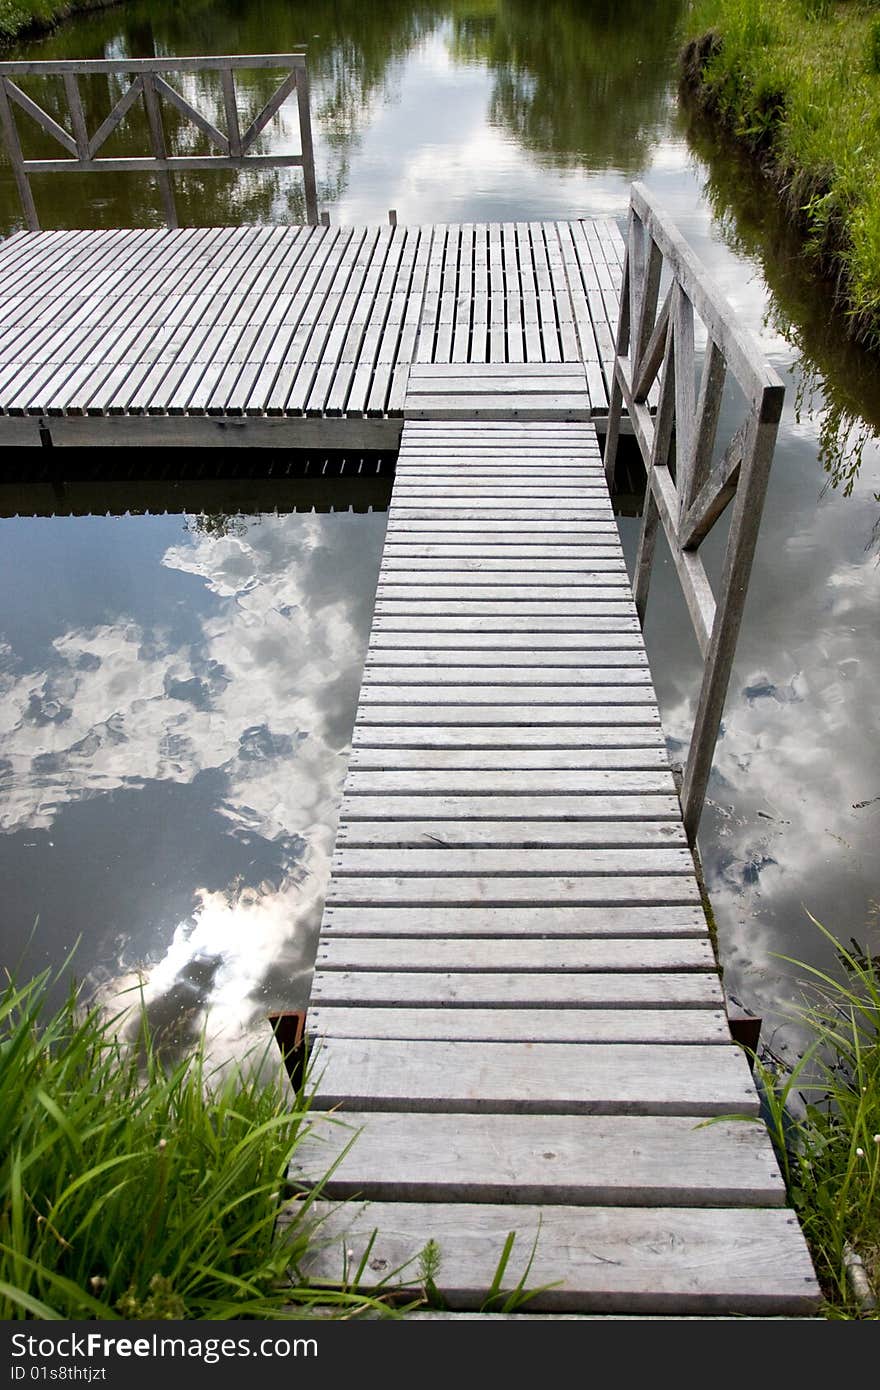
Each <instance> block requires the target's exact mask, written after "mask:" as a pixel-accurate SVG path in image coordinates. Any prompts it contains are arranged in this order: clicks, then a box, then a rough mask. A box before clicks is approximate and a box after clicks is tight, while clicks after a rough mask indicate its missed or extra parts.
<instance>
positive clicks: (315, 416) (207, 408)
mask: <svg viewBox="0 0 880 1390" xmlns="http://www.w3.org/2000/svg"><path fill="white" fill-rule="evenodd" d="M622 258H623V243H622V240H621V238H620V233H619V232H618V230H617V227H616V224H615V223H613V222H611V221H601V222H597V223H596V224H595V225H594V224H592V223H590V224H587V223H583V224H582V223H566V222H517V223H469V224H463V225H458V224H450V225H440V224H437V225H424V226H403V225H400V226H393V227H392V226H385V227H363V226H361V227H325V226H290V227H225V228H183V229H174V230H166V229H157V228H143V229H139V230H132V231H119V230H112V231H76V232H22V233H19V234H17V235H15V236H13V237H11V238H9V239H8V240H7V241H6V242H5V243H3V245H2V246H0V311H2V313H0V317H2V329H0V439H2V440H5V442H7V443H12V444H17V445H20V444H31V445H40V444H41V443H46V442H49V441H48V439H47V437H46V436H47V433H48V436H49V438H50V439H51V442H52V443H53V444H55V445H61V446H64V445H70V446H83V445H92V444H97V445H107V446H119V445H123V446H124V445H133V446H136V445H139V444H142V443H149V444H153V445H158V446H165V447H172V446H175V445H196V446H202V445H212V444H213V445H219V446H223V447H230V446H232V447H250V446H255V447H297V446H298V445H302V446H303V447H311V446H312V445H313V444H322V445H324V446H325V447H330V448H333V447H344V446H347V445H351V446H355V445H356V446H359V447H377V448H382V447H386V448H387V447H389V446H392V445H394V444H396V442H397V440H398V438H399V435H400V430H401V426H402V421H403V413H404V403H405V401H406V402H407V415H408V416H409V417H411V418H415V417H418V416H423V417H425V420H426V423H427V424H428V426H429V430H428V433H426V435H425V437H424V441H423V442H424V443H425V445H426V447H428V448H429V449H430V443H431V434H430V431H431V429H432V428H433V424H432V422H439V421H445V422H448V423H450V424H452V423H454V422H455V421H456V420H458V421H459V422H466V421H467V419H468V418H469V416H470V414H471V408H472V406H473V404H474V402H475V400H476V397H477V396H479V398H480V402H479V409H480V411H481V414H482V416H483V418H484V419H485V418H489V417H491V416H494V417H497V418H498V419H499V420H505V421H506V420H514V421H515V420H518V419H520V420H522V419H534V420H535V421H544V422H546V421H548V420H550V419H553V418H555V419H562V420H565V419H583V420H589V419H594V418H602V417H603V416H604V415H605V414H607V409H608V398H609V388H610V372H611V370H612V365H613V340H614V333H615V330H616V316H617V307H616V306H617V296H618V295H619V290H620V281H621V265H622ZM511 364H515V366H516V372H515V373H514V374H511V373H510V372H509V371H508V368H509V366H510V365H511ZM438 367H439V368H442V369H443V370H442V371H440V372H439V373H438V372H437V370H436V369H437V368H438ZM475 371H476V372H477V373H478V374H479V375H480V377H481V380H480V381H479V382H478V384H477V387H476V388H475V391H474V390H472V389H471V388H473V387H474V373H475ZM483 374H485V381H483V380H482V376H483ZM489 384H492V385H493V386H494V390H493V391H492V392H489V391H488V390H487V387H488V385H489ZM462 388H464V390H463V389H462ZM469 393H470V394H469ZM41 430H42V431H43V435H42V437H41V434H40V431H41ZM536 445H537V449H536V457H535V460H534V462H535V467H536V469H537V467H538V466H539V464H540V463H541V460H542V458H543V459H547V458H548V455H547V449H548V448H551V449H552V431H551V429H550V428H549V427H548V429H544V430H542V431H541V432H540V433H539V435H537V436H536ZM466 452H470V450H469V449H468V450H467V451H466ZM469 461H470V459H469V458H467V457H464V456H463V457H462V459H461V462H462V464H464V465H467V463H468V462H469ZM549 461H550V463H551V464H552V465H553V466H554V468H555V467H556V466H557V465H559V466H564V465H565V462H566V460H564V459H563V458H559V457H555V456H554V455H553V454H552V453H551V454H550V455H549ZM569 462H570V461H569ZM429 471H430V470H427V471H426V481H427V478H428V475H429Z"/></svg>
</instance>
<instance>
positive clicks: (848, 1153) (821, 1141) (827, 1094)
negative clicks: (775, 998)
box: [755, 918, 880, 1319]
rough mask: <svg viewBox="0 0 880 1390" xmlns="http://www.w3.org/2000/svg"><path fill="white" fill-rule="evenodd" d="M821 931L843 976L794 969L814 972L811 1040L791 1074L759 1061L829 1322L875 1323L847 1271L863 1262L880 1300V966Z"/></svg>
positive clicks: (808, 1002) (806, 1020) (800, 1014)
mask: <svg viewBox="0 0 880 1390" xmlns="http://www.w3.org/2000/svg"><path fill="white" fill-rule="evenodd" d="M811 921H814V922H815V919H814V918H811ZM815 925H816V927H817V928H818V929H819V931H821V932H822V933H823V935H824V936H825V937H826V938H827V939H828V940H829V941H830V942H831V943H832V944H833V945H834V947H835V950H836V953H837V956H838V959H839V961H840V965H841V967H842V973H843V976H844V978H843V979H842V980H841V979H838V978H835V976H833V975H831V974H829V973H828V972H826V971H823V970H821V969H818V968H816V967H814V966H808V965H804V964H803V963H802V962H799V961H791V962H790V963H792V964H794V965H797V966H798V967H799V968H801V969H803V970H805V971H806V972H807V976H806V980H805V1003H804V1005H803V1006H802V1007H801V1008H800V1009H799V1010H798V1011H797V1015H796V1017H797V1020H798V1022H799V1023H800V1024H801V1025H802V1026H804V1027H805V1028H806V1030H807V1034H808V1036H809V1038H810V1042H809V1045H808V1047H807V1048H806V1050H805V1052H804V1053H803V1055H802V1056H801V1058H800V1060H799V1062H798V1063H797V1065H796V1066H795V1067H794V1068H793V1069H792V1070H791V1071H789V1072H787V1073H784V1072H780V1070H779V1069H778V1068H777V1067H776V1066H775V1065H774V1064H772V1063H769V1062H763V1063H762V1062H761V1061H760V1059H759V1060H757V1061H756V1064H755V1070H756V1077H757V1079H758V1080H759V1082H760V1084H761V1086H762V1089H763V1091H764V1094H765V1098H766V1104H767V1107H768V1110H769V1125H770V1131H771V1135H772V1137H773V1140H774V1144H775V1146H776V1149H777V1153H778V1154H779V1157H780V1162H781V1165H782V1170H783V1176H784V1177H785V1181H786V1187H787V1189H788V1195H789V1199H790V1201H791V1203H792V1205H793V1207H794V1208H795V1210H796V1211H797V1214H798V1217H799V1219H800V1222H801V1226H802V1228H803V1231H804V1235H805V1236H806V1239H807V1242H808V1244H809V1246H810V1251H811V1254H812V1256H813V1260H814V1263H815V1265H816V1272H817V1274H818V1276H819V1279H820V1282H821V1285H822V1288H823V1291H824V1294H825V1298H826V1303H827V1307H826V1315H827V1316H829V1317H837V1318H854V1317H866V1318H872V1319H874V1318H880V1311H878V1310H877V1309H876V1308H875V1309H874V1310H873V1311H871V1310H868V1309H865V1308H863V1307H860V1306H859V1302H858V1300H857V1299H856V1298H855V1297H854V1295H853V1290H852V1288H851V1285H850V1281H849V1278H848V1275H847V1266H848V1264H849V1262H850V1261H851V1259H852V1256H853V1254H855V1255H856V1256H858V1257H859V1259H860V1260H861V1261H862V1263H863V1265H864V1269H865V1272H866V1274H867V1277H868V1281H869V1283H870V1284H871V1285H872V1286H873V1289H874V1291H875V1292H876V1293H877V1294H880V961H878V960H877V959H875V958H873V957H871V956H870V955H869V954H865V953H864V952H862V951H861V950H860V949H859V948H858V947H856V946H855V945H853V946H852V948H851V949H848V948H846V947H844V946H842V945H841V943H840V942H838V941H836V940H835V939H834V937H832V936H831V934H830V933H829V932H827V931H826V930H825V928H824V927H822V926H821V925H820V924H819V923H818V922H815ZM783 959H786V960H790V958H789V957H783ZM793 1097H794V1098H796V1099H797V1100H799V1101H800V1104H799V1105H798V1106H797V1109H796V1110H794V1111H793V1105H792V1098H793Z"/></svg>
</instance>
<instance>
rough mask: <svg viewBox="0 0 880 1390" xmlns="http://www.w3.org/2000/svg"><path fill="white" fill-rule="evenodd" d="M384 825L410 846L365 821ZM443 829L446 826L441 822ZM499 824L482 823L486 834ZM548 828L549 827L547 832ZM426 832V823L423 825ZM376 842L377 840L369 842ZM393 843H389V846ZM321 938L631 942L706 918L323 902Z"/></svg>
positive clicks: (696, 927)
mask: <svg viewBox="0 0 880 1390" xmlns="http://www.w3.org/2000/svg"><path fill="white" fill-rule="evenodd" d="M366 824H367V826H369V828H370V830H371V831H372V829H373V827H374V826H381V825H385V827H386V831H387V833H388V834H389V835H391V836H393V835H395V834H396V835H399V836H400V837H401V839H402V841H403V843H408V844H411V843H413V842H414V836H413V835H412V834H411V831H412V829H413V828H414V827H409V828H407V827H406V826H403V825H401V824H400V823H398V822H393V823H391V824H388V823H387V822H379V821H375V822H367V823H366ZM443 824H444V833H448V831H447V830H446V829H445V827H448V825H449V824H450V822H448V821H447V822H444V823H443ZM503 824H504V822H488V823H487V826H486V828H487V834H490V835H491V834H492V832H493V830H494V828H495V826H496V825H503ZM552 828H553V827H551V829H552ZM466 829H467V832H468V834H470V835H473V839H472V840H469V841H467V843H479V831H480V826H479V825H477V826H476V827H475V826H474V825H473V824H470V823H467V825H466ZM425 830H426V833H430V830H431V823H430V822H428V823H426V825H425ZM375 842H376V843H379V841H378V839H377V840H376V841H375ZM392 842H393V841H392ZM321 930H322V934H326V933H329V934H331V935H335V934H337V933H339V934H341V935H344V936H381V937H390V936H398V937H407V936H418V937H431V936H441V937H450V936H468V937H475V936H490V937H507V936H510V934H511V932H516V933H517V934H518V935H520V936H527V935H532V936H541V937H555V936H575V937H578V938H580V937H587V936H592V937H602V936H609V935H610V936H616V937H624V936H631V937H633V938H636V939H640V938H642V937H646V936H648V937H657V936H661V935H662V936H698V937H703V936H704V935H705V932H706V919H705V916H704V915H703V910H702V908H701V907H700V905H699V904H696V903H695V904H692V905H690V906H681V905H679V906H674V907H670V906H663V905H658V904H650V905H644V904H643V905H641V906H639V905H638V904H636V905H633V904H628V905H626V906H623V907H621V906H614V905H610V906H609V905H606V906H603V907H564V906H562V907H560V906H559V905H557V904H554V905H553V906H552V907H551V906H548V905H547V904H546V903H544V904H539V905H532V906H530V907H504V908H500V907H480V906H476V905H473V906H470V907H468V908H466V909H462V908H448V907H431V906H427V907H426V906H415V907H395V906H383V907H372V908H371V907H344V906H336V905H335V904H333V903H328V904H327V906H326V907H325V909H324V922H323V926H322V929H321Z"/></svg>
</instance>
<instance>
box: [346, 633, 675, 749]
mask: <svg viewBox="0 0 880 1390" xmlns="http://www.w3.org/2000/svg"><path fill="white" fill-rule="evenodd" d="M395 655H396V653H395ZM352 743H353V746H354V748H355V749H361V748H433V749H442V748H457V749H466V748H469V749H477V750H483V749H487V748H496V749H497V748H501V749H507V750H508V751H515V750H516V749H519V748H523V749H528V748H552V749H565V748H570V749H578V748H582V749H589V748H621V747H623V748H662V747H663V746H664V745H663V734H662V730H661V729H660V721H659V719H658V720H656V721H654V722H649V723H648V724H645V725H641V726H640V725H632V724H624V723H620V724H619V725H618V726H617V727H615V725H614V724H613V723H612V724H610V725H607V726H606V725H603V724H588V723H581V722H578V723H573V724H570V725H567V724H559V725H554V726H552V727H550V728H541V727H540V726H539V727H537V728H536V727H535V726H534V725H532V724H523V725H521V726H518V727H511V726H510V725H508V724H504V723H499V724H496V725H493V724H474V725H472V726H470V727H469V726H467V725H463V726H455V725H437V724H430V723H425V724H422V725H419V724H411V725H407V726H406V728H397V727H395V726H394V725H391V726H386V725H376V724H358V725H356V726H355V729H354V732H353V735H352Z"/></svg>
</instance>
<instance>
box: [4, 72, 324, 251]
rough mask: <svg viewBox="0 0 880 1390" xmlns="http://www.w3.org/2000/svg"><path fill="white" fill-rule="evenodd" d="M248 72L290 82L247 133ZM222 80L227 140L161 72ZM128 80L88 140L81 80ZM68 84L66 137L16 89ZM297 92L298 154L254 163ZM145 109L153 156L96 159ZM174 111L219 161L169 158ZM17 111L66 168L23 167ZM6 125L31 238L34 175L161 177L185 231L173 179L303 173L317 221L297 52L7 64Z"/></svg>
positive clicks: (42, 162) (35, 221)
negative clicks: (183, 174) (187, 173)
mask: <svg viewBox="0 0 880 1390" xmlns="http://www.w3.org/2000/svg"><path fill="white" fill-rule="evenodd" d="M241 68H282V69H283V68H286V69H287V75H286V77H285V78H284V80H283V81H282V82H281V84H280V86H279V87H278V88H277V89H276V91H275V92H274V93H273V95H272V96H271V97H270V98H269V100H268V101H267V102H266V104H265V106H264V107H263V109H262V111H260V113H259V115H257V116H256V117H255V119H254V120H253V121H252V122H251V124H250V125H249V126H248V127H247V129H246V130H244V131H242V130H241V126H240V122H239V112H238V100H237V95H236V90H235V77H234V73H235V72H236V71H237V70H238V69H241ZM198 72H219V73H220V78H221V83H222V87H223V106H224V111H225V124H226V129H225V131H221V130H219V129H218V128H217V126H215V125H214V124H213V122H211V121H209V120H208V119H207V118H206V117H205V116H203V115H201V113H200V112H199V111H197V110H196V109H195V107H194V106H193V105H192V104H191V102H189V101H188V100H187V99H186V97H184V96H182V95H181V93H180V92H178V91H177V89H176V88H175V87H172V86H171V84H170V83H169V82H167V81H166V80H165V78H164V77H163V76H162V74H163V73H169V74H170V73H198ZM94 73H99V74H100V73H107V74H108V75H112V74H114V73H121V74H124V75H126V76H128V77H130V78H131V82H130V84H129V86H128V87H127V88H126V90H125V92H123V94H122V96H121V97H120V98H119V100H118V101H117V102H116V104H115V105H114V107H113V109H112V110H111V111H110V114H109V115H108V116H107V118H106V119H105V120H104V121H102V123H101V125H100V126H99V127H98V129H97V130H96V131H95V132H94V133H93V134H91V135H90V134H89V131H88V129H87V126H86V119H85V113H84V111H83V105H82V98H81V95H80V90H79V78H80V76H82V75H84V74H94ZM36 75H39V76H44V77H51V76H56V77H61V78H63V81H64V90H65V95H66V98H67V107H68V113H69V116H70V128H71V131H72V132H73V133H72V134H69V133H68V131H67V130H65V129H64V127H63V126H61V125H59V123H58V122H57V121H56V120H54V118H53V117H52V116H50V115H49V114H48V112H47V111H44V110H43V108H42V107H41V106H39V105H38V104H37V102H35V101H34V100H33V99H32V98H31V97H29V96H28V95H27V93H26V92H23V91H22V90H21V88H20V87H19V86H18V85H17V83H16V82H15V81H14V79H15V78H16V77H26V76H36ZM294 91H295V92H296V97H297V106H298V113H299V129H300V142H301V144H300V148H301V153H300V154H298V155H292V154H278V155H274V154H269V155H254V154H249V153H248V151H249V150H250V148H251V146H252V145H253V144H254V142H255V141H256V139H257V136H258V135H259V134H260V132H261V131H262V130H263V128H264V127H265V126H266V125H268V123H269V121H270V120H271V119H272V117H273V116H274V115H275V113H276V111H278V110H279V108H280V107H281V106H282V105H283V103H284V102H285V101H286V100H287V98H288V97H289V96H290V95H291V94H292V93H293V92H294ZM139 100H142V101H143V104H144V108H145V111H146V115H147V122H148V125H149V130H150V142H151V145H152V153H151V154H150V155H137V156H133V157H127V158H106V157H99V156H98V150H99V149H100V148H101V146H102V145H103V144H104V143H105V141H106V140H108V139H109V137H110V135H112V133H113V131H114V130H115V129H116V127H117V126H118V125H119V124H120V123H121V122H122V121H123V120H124V118H125V116H126V115H127V114H128V112H129V110H130V109H131V108H132V107H133V106H134V105H135V103H136V102H138V101H139ZM163 102H168V103H169V104H170V105H172V106H174V107H175V108H176V110H177V111H179V112H180V114H181V115H182V116H183V117H185V119H186V120H189V121H191V122H192V124H193V125H195V126H196V127H197V128H198V129H199V130H201V131H202V133H203V134H204V135H206V136H207V137H208V140H209V141H210V142H211V144H212V145H213V146H214V148H215V150H216V151H217V153H216V154H210V155H169V154H168V153H167V149H166V144H165V131H164V127H163V122H162V104H163ZM14 106H17V107H18V108H19V109H20V110H21V111H23V112H24V113H25V114H26V115H27V116H29V117H30V118H31V119H32V120H34V121H36V123H37V125H39V126H41V127H42V129H43V130H44V131H45V132H46V133H47V134H48V135H51V136H52V138H53V139H54V140H56V141H57V143H58V144H59V145H61V146H62V148H63V149H65V150H66V151H67V154H68V158H66V159H25V157H24V154H23V152H22V148H21V141H20V139H19V134H18V127H17V125H16V121H15V115H14V110H13V107H14ZM0 126H2V128H3V134H4V136H5V139H6V146H7V149H8V151H9V157H10V162H11V164H12V171H13V174H14V175H15V181H16V184H17V187H18V193H19V197H20V199H21V206H22V211H23V212H24V216H25V221H26V223H27V226H28V230H29V231H32V232H38V231H39V230H40V222H39V218H38V216H37V210H36V206H35V204H34V198H33V192H32V190H31V185H30V175H31V174H43V173H69V172H81V173H82V172H85V173H99V172H105V173H106V172H110V173H116V172H120V171H132V170H144V171H145V172H148V173H151V174H154V175H155V176H156V178H157V180H158V182H159V187H160V190H161V193H162V201H163V205H164V210H165V222H166V225H167V226H168V227H176V226H178V220H177V207H176V204H175V199H174V186H173V184H172V181H171V174H172V173H173V172H175V171H184V170H187V169H202V170H204V169H216V168H233V169H240V168H242V167H243V166H244V165H245V164H249V165H254V164H258V165H264V166H273V167H276V168H280V167H297V168H301V169H302V171H303V183H304V192H305V202H306V220H307V221H308V222H309V223H312V224H316V223H317V221H318V195H317V189H316V185H315V160H314V151H313V148H312V130H311V119H310V114H309V83H308V73H307V70H306V55H305V53H304V52H295V53H252V54H240V53H237V54H220V55H216V56H213V57H193V58H173V57H169V58H87V59H72V60H64V61H61V60H59V61H57V62H52V61H39V62H19V63H13V62H10V63H0Z"/></svg>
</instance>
